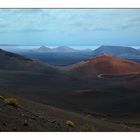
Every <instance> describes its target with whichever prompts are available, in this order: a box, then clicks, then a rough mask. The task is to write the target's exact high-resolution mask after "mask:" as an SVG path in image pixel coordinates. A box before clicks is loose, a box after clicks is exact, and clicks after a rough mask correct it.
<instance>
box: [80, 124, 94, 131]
mask: <svg viewBox="0 0 140 140" xmlns="http://www.w3.org/2000/svg"><path fill="white" fill-rule="evenodd" d="M80 130H81V131H83V132H91V131H96V128H95V127H94V126H91V125H89V124H84V125H82V126H81V127H80Z"/></svg>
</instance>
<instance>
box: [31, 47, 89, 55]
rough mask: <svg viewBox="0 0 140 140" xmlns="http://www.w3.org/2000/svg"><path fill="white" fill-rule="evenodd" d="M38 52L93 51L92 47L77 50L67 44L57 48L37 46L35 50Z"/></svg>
mask: <svg viewBox="0 0 140 140" xmlns="http://www.w3.org/2000/svg"><path fill="white" fill-rule="evenodd" d="M34 51H36V52H42V53H45V52H46V53H47V52H55V53H65V52H70V53H71V52H79V51H88V52H89V51H92V50H91V49H88V48H87V49H85V50H77V49H74V48H71V47H67V46H58V47H56V48H49V47H46V46H41V47H40V48H37V49H36V50H34Z"/></svg>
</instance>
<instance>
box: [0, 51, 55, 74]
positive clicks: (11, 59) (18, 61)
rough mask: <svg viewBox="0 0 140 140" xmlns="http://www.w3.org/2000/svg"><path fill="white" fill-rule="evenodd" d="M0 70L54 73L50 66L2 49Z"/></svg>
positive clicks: (0, 52)
mask: <svg viewBox="0 0 140 140" xmlns="http://www.w3.org/2000/svg"><path fill="white" fill-rule="evenodd" d="M0 69H4V70H16V71H33V72H46V73H47V72H49V73H51V72H54V71H56V69H55V68H54V67H52V66H50V65H48V64H44V63H41V62H39V61H37V60H33V59H30V58H26V57H24V56H21V55H18V54H15V53H11V52H7V51H4V50H2V49H0Z"/></svg>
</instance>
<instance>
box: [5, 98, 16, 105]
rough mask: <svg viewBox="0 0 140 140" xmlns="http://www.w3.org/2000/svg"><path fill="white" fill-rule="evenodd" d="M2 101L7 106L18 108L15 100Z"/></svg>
mask: <svg viewBox="0 0 140 140" xmlns="http://www.w3.org/2000/svg"><path fill="white" fill-rule="evenodd" d="M4 101H5V103H6V104H7V105H11V106H14V107H17V106H18V104H17V100H16V98H6V99H4Z"/></svg>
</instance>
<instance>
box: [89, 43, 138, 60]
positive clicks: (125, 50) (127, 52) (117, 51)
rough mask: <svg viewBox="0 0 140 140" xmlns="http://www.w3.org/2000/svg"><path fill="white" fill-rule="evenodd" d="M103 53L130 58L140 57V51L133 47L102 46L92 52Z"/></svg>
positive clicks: (95, 53) (94, 53)
mask: <svg viewBox="0 0 140 140" xmlns="http://www.w3.org/2000/svg"><path fill="white" fill-rule="evenodd" d="M103 53H107V54H111V55H114V56H119V57H124V58H130V59H133V58H140V52H139V51H138V50H137V49H134V48H131V47H123V46H101V47H99V48H97V49H96V50H94V51H93V52H92V54H93V55H99V54H103Z"/></svg>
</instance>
